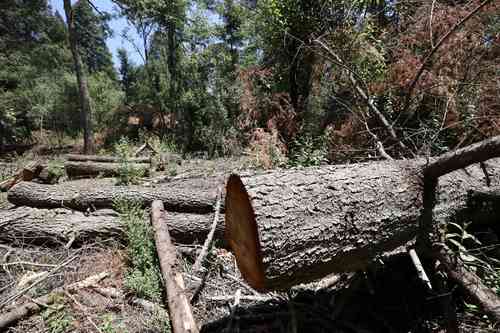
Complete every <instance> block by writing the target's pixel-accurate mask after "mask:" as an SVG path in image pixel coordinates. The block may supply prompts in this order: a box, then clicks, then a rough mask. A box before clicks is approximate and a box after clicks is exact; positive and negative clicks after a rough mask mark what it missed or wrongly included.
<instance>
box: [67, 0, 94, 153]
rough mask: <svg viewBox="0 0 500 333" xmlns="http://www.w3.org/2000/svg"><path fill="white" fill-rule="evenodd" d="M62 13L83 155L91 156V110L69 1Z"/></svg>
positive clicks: (68, 0) (92, 145)
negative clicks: (66, 30)
mask: <svg viewBox="0 0 500 333" xmlns="http://www.w3.org/2000/svg"><path fill="white" fill-rule="evenodd" d="M64 12H65V14H66V21H67V24H68V34H69V44H70V48H71V54H72V55H73V62H74V65H75V72H76V79H77V82H78V92H79V96H80V114H81V126H82V128H83V151H84V153H85V154H91V153H92V152H93V150H94V143H93V136H92V109H91V104H90V94H89V88H88V84H87V75H86V73H85V70H84V68H83V63H82V59H81V57H80V53H79V52H78V40H77V37H76V31H75V24H74V15H73V14H74V12H73V7H72V6H71V0H64Z"/></svg>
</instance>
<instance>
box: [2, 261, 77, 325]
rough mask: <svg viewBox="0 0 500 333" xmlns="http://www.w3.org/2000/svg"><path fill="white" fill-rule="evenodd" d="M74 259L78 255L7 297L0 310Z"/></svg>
mask: <svg viewBox="0 0 500 333" xmlns="http://www.w3.org/2000/svg"><path fill="white" fill-rule="evenodd" d="M76 258H78V255H74V256H72V257H71V258H69V259H68V260H65V261H63V262H62V263H60V264H59V265H57V266H56V267H54V268H53V269H52V270H51V271H50V272H48V273H47V274H44V275H43V276H42V277H40V278H38V279H37V280H36V281H35V282H33V283H32V284H30V285H29V286H27V287H26V288H23V289H21V290H19V291H18V292H17V293H15V294H14V295H12V296H10V297H8V298H7V299H6V300H5V301H3V302H2V303H0V309H2V308H3V307H4V306H6V305H8V304H9V303H11V302H14V301H15V300H17V299H18V298H19V297H21V296H23V295H24V294H26V293H27V292H28V291H29V290H31V289H32V288H33V287H35V286H37V285H39V284H40V283H42V282H43V281H45V280H46V279H48V278H49V277H51V276H52V275H53V274H54V273H55V272H57V271H58V270H60V269H61V268H63V267H65V266H67V265H68V264H69V263H71V262H72V261H73V260H75V259H76ZM0 327H1V326H0Z"/></svg>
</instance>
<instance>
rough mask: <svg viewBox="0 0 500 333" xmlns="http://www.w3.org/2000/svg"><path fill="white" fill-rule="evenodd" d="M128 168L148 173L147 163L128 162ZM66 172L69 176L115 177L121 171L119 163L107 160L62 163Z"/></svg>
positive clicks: (121, 166)
mask: <svg viewBox="0 0 500 333" xmlns="http://www.w3.org/2000/svg"><path fill="white" fill-rule="evenodd" d="M127 167H128V168H131V169H135V170H139V171H140V172H142V173H143V175H145V176H146V175H148V173H149V164H144V163H128V165H127ZM64 168H65V169H66V174H67V175H68V177H69V178H72V179H74V178H89V177H90V178H94V177H97V176H104V177H116V176H119V175H120V173H122V172H123V171H122V170H121V168H123V165H122V164H121V163H108V162H73V161H68V162H66V163H64Z"/></svg>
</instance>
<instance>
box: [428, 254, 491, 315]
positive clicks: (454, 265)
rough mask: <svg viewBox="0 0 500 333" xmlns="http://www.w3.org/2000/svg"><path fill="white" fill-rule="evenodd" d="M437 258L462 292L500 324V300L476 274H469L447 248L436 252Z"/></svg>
mask: <svg viewBox="0 0 500 333" xmlns="http://www.w3.org/2000/svg"><path fill="white" fill-rule="evenodd" d="M434 253H435V258H436V259H437V260H439V262H440V263H441V264H442V266H443V267H444V269H445V271H446V273H447V274H448V277H449V278H451V279H452V280H454V281H455V282H456V283H458V285H459V286H460V287H461V288H462V290H463V291H464V292H465V293H466V294H467V295H468V296H469V297H471V298H472V300H473V301H474V302H475V303H476V304H478V305H479V306H480V307H481V308H482V309H483V310H484V312H485V313H486V314H487V315H488V317H490V319H491V320H493V321H495V322H497V323H498V322H500V298H499V297H498V296H497V295H496V294H495V293H494V292H493V291H492V290H491V289H490V288H488V287H487V286H485V285H484V284H483V282H482V281H481V279H480V278H479V277H477V276H476V275H475V274H474V273H472V272H469V271H468V270H467V268H465V265H464V264H463V263H462V262H460V261H459V260H458V259H457V258H456V256H454V255H451V254H449V253H448V252H447V251H446V250H445V248H443V247H440V249H438V250H436V251H435V252H434Z"/></svg>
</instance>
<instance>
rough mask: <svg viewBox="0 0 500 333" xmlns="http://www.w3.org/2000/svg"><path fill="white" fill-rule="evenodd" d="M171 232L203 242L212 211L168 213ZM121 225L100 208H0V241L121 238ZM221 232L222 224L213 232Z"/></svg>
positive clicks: (180, 240) (219, 235)
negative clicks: (86, 210) (87, 211)
mask: <svg viewBox="0 0 500 333" xmlns="http://www.w3.org/2000/svg"><path fill="white" fill-rule="evenodd" d="M165 221H166V222H167V224H168V227H169V230H170V235H171V236H172V238H173V239H174V241H175V242H177V243H183V244H193V243H202V242H203V240H204V239H205V238H206V237H207V234H208V233H209V231H210V224H211V221H212V214H207V215H201V214H189V213H170V212H169V213H168V214H167V216H165ZM123 236H124V230H123V225H122V223H121V221H120V219H119V216H118V213H116V212H115V211H113V210H111V209H103V210H98V211H96V212H93V213H91V214H84V213H82V212H78V211H72V210H70V209H65V208H56V209H37V208H31V207H18V208H16V209H12V210H0V241H1V242H6V243H7V242H8V243H10V242H23V243H36V244H42V243H43V244H47V243H49V244H67V243H68V242H70V241H72V242H75V243H82V242H84V241H86V240H95V239H96V238H101V239H108V238H115V239H121V238H123ZM223 236H224V231H223V226H220V227H219V228H218V229H217V230H216V233H215V237H216V238H217V239H222V238H223Z"/></svg>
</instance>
